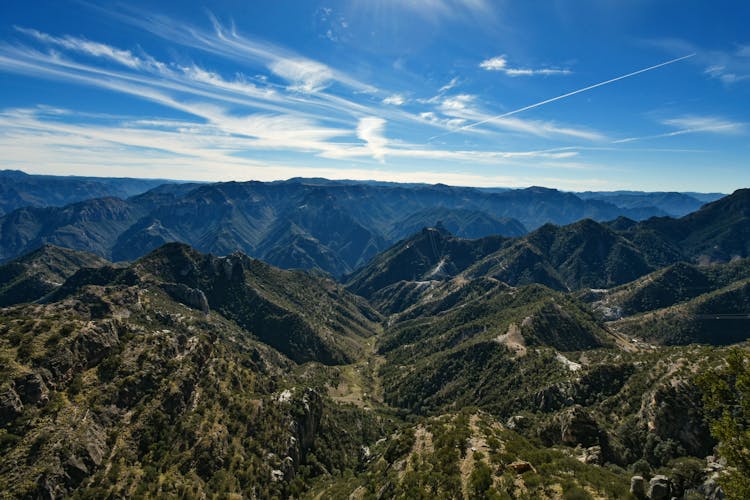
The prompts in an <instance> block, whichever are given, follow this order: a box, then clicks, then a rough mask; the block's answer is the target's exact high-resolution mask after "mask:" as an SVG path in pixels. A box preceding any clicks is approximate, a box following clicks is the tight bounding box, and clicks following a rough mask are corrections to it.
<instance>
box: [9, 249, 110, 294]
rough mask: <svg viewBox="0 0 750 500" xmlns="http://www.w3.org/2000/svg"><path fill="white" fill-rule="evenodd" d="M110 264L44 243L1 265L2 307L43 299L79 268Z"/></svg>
mask: <svg viewBox="0 0 750 500" xmlns="http://www.w3.org/2000/svg"><path fill="white" fill-rule="evenodd" d="M107 264H109V263H108V262H107V261H105V260H104V259H102V258H101V257H98V256H96V255H93V254H90V253H86V252H78V251H75V250H69V249H67V248H60V247H56V246H53V245H43V246H42V247H40V248H39V249H38V250H35V251H33V252H31V253H29V254H27V255H24V256H23V257H21V258H18V259H16V260H14V261H11V262H8V263H7V264H4V265H2V266H0V307H5V306H8V305H11V304H18V303H21V302H32V301H35V300H38V299H41V298H42V297H44V296H45V295H47V294H48V293H50V292H52V291H54V290H56V289H57V288H58V287H60V286H61V285H62V284H63V282H64V281H65V280H66V279H68V278H69V277H70V276H72V275H73V274H75V272H76V271H78V270H79V269H81V268H84V267H90V268H95V267H102V266H104V265H107Z"/></svg>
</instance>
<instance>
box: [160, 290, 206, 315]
mask: <svg viewBox="0 0 750 500" xmlns="http://www.w3.org/2000/svg"><path fill="white" fill-rule="evenodd" d="M161 288H162V290H164V291H165V292H167V294H168V295H169V296H170V297H172V298H173V299H174V300H176V301H177V302H181V303H182V304H185V305H186V306H188V307H192V308H193V309H197V310H199V311H202V312H204V313H206V314H208V311H209V307H208V299H207V298H206V294H205V293H203V290H200V289H198V288H190V287H189V286H187V285H184V284H182V283H162V284H161Z"/></svg>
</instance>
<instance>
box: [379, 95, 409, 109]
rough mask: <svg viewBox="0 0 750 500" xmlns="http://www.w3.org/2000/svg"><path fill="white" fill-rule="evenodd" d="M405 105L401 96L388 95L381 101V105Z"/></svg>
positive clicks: (404, 99) (404, 100)
mask: <svg viewBox="0 0 750 500" xmlns="http://www.w3.org/2000/svg"><path fill="white" fill-rule="evenodd" d="M405 103H406V98H405V97H404V96H403V95H401V94H393V95H389V96H388V97H386V98H385V99H383V104H390V105H393V106H402V105H403V104H405Z"/></svg>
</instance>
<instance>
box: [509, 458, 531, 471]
mask: <svg viewBox="0 0 750 500" xmlns="http://www.w3.org/2000/svg"><path fill="white" fill-rule="evenodd" d="M508 468H509V469H511V470H512V471H514V472H515V473H516V474H523V473H524V472H527V471H530V470H533V471H535V472H536V470H535V469H534V466H533V465H531V464H530V463H529V462H525V461H523V460H516V461H515V462H512V463H509V464H508Z"/></svg>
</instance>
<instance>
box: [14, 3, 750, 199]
mask: <svg viewBox="0 0 750 500" xmlns="http://www.w3.org/2000/svg"><path fill="white" fill-rule="evenodd" d="M748 19H750V2H747V1H744V0H736V1H722V0H716V1H713V2H705V1H700V0H674V1H671V0H669V1H668V0H528V1H510V0H497V1H491V0H346V1H343V0H342V1H339V0H335V1H322V2H319V1H312V0H311V1H301V0H299V1H288V0H253V1H248V0H244V1H239V0H232V1H230V0H214V1H210V2H209V1H203V2H195V1H193V0H179V1H177V0H162V1H159V2H154V1H138V0H129V1H127V2H110V1H95V0H22V1H20V0H3V1H2V2H0V168H3V169H5V168H7V169H20V170H24V171H26V172H29V173H45V174H59V175H95V176H123V177H146V178H169V179H184V180H200V181H226V180H238V181H244V180H263V181H267V180H276V179H287V178H291V177H326V178H331V179H359V180H379V181H393V182H426V183H444V184H449V185H461V186H481V187H491V186H492V187H526V186H531V185H541V186H547V187H553V188H558V189H564V190H578V191H581V190H599V191H603V190H616V189H633V190H647V191H699V192H727V193H728V192H732V191H733V190H735V189H738V188H741V187H749V186H750V161H748V157H749V156H750V155H749V154H748V153H750V140H749V139H750V28H748V25H747V20H748Z"/></svg>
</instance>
